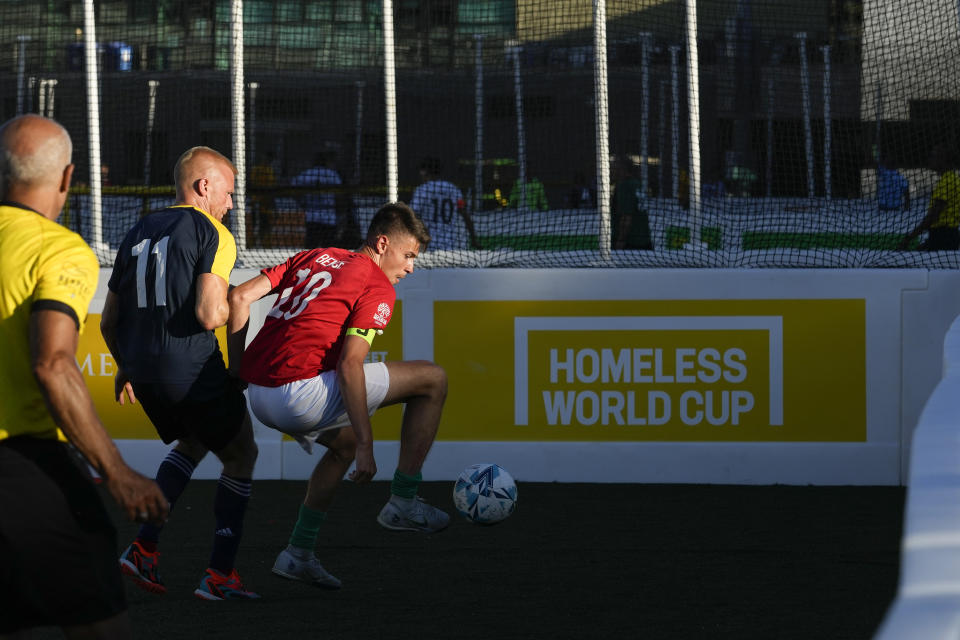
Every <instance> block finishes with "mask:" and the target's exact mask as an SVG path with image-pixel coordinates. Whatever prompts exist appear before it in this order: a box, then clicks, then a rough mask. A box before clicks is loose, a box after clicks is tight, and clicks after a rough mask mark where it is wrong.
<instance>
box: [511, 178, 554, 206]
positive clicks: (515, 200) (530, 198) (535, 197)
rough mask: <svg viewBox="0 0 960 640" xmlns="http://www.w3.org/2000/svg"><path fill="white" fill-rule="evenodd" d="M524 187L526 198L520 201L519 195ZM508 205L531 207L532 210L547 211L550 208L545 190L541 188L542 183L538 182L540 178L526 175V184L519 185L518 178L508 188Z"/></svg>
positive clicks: (520, 196)
mask: <svg viewBox="0 0 960 640" xmlns="http://www.w3.org/2000/svg"><path fill="white" fill-rule="evenodd" d="M524 188H525V189H526V198H525V199H524V202H522V203H521V198H523V196H522V195H521V194H522V193H523V191H524ZM510 206H511V207H512V208H517V209H519V208H522V207H525V208H527V209H531V210H533V211H547V210H548V209H550V204H549V203H548V202H547V192H546V189H544V188H543V183H542V182H540V178H535V177H528V178H527V181H526V185H521V184H520V180H519V179H517V180H516V181H515V182H514V183H513V187H512V188H511V189H510Z"/></svg>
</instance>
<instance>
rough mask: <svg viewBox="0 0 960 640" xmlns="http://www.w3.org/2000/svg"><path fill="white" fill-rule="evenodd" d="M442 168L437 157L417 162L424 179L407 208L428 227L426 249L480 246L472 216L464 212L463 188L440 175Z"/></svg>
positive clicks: (474, 247)
mask: <svg viewBox="0 0 960 640" xmlns="http://www.w3.org/2000/svg"><path fill="white" fill-rule="evenodd" d="M442 170H443V166H442V164H441V162H440V160H439V159H437V158H426V159H425V160H424V161H423V162H422V163H421V164H420V178H421V180H423V182H422V183H421V184H420V186H418V187H417V188H416V189H414V190H413V198H412V199H411V200H410V208H411V209H413V210H414V211H415V212H416V214H417V215H418V216H419V217H420V219H421V220H423V221H424V223H426V225H427V228H428V229H429V230H430V237H431V238H432V239H431V241H430V247H429V250H431V251H435V250H438V249H466V248H468V247H470V248H473V249H479V248H480V243H479V242H478V240H477V234H476V231H474V227H473V219H472V218H471V217H470V214H469V213H467V207H466V203H465V202H464V200H463V192H462V191H460V189H459V188H458V187H457V185H455V184H453V183H452V182H448V181H446V180H442V179H441V178H440V173H441V171H442ZM461 220H462V221H463V223H462V225H461ZM464 230H466V233H464ZM468 240H469V244H468Z"/></svg>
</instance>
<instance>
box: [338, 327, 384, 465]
mask: <svg viewBox="0 0 960 640" xmlns="http://www.w3.org/2000/svg"><path fill="white" fill-rule="evenodd" d="M370 331H373V329H370ZM369 351H370V343H369V342H367V341H366V340H365V339H363V338H361V337H359V336H355V335H347V336H346V337H345V338H344V340H343V349H342V350H341V351H340V361H339V362H338V363H337V383H338V384H339V385H340V393H341V394H343V403H344V405H345V407H346V409H347V416H349V418H350V424H351V426H352V428H353V433H354V435H355V436H356V439H357V456H356V467H355V468H354V470H353V472H352V473H351V474H350V479H351V480H353V481H354V482H369V481H370V480H371V479H372V478H373V476H375V475H376V474H377V462H376V460H374V457H373V427H372V426H371V425H370V415H369V414H368V413H367V380H366V376H365V375H364V373H363V361H364V359H365V358H366V357H367V353H369Z"/></svg>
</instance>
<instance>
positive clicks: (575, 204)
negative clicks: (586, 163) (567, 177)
mask: <svg viewBox="0 0 960 640" xmlns="http://www.w3.org/2000/svg"><path fill="white" fill-rule="evenodd" d="M564 204H566V206H567V207H568V208H570V209H593V208H595V207H596V206H597V189H596V185H595V184H594V183H592V182H588V181H587V178H586V176H584V174H583V172H582V171H578V172H577V173H575V174H574V176H573V186H572V187H571V188H570V191H569V192H568V193H567V199H566V202H565V203H564Z"/></svg>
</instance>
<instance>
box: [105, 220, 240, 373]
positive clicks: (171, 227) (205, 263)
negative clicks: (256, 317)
mask: <svg viewBox="0 0 960 640" xmlns="http://www.w3.org/2000/svg"><path fill="white" fill-rule="evenodd" d="M236 259H237V247H236V243H235V242H234V239H233V236H232V235H231V234H230V231H228V230H227V228H226V227H225V226H223V225H222V224H221V223H220V222H218V221H217V220H216V219H215V218H213V217H212V216H211V215H210V214H208V213H207V212H205V211H202V210H200V209H196V208H194V207H190V206H185V205H178V206H173V207H169V208H167V209H162V210H160V211H157V212H155V213H151V214H149V215H147V216H145V217H144V218H141V219H140V221H139V222H137V224H136V225H134V227H133V228H132V229H131V230H130V231H129V232H128V233H127V236H126V237H125V238H124V239H123V243H122V244H121V245H120V249H119V250H118V251H117V258H116V261H115V262H114V265H113V273H112V274H111V276H110V282H109V284H108V286H109V287H110V291H112V292H113V293H115V294H116V295H117V296H118V299H119V314H120V317H119V320H118V325H117V343H118V344H117V347H118V349H119V354H117V355H118V360H119V364H120V366H121V367H122V368H123V370H124V373H126V374H127V376H128V377H129V378H130V380H131V381H133V382H166V383H193V382H194V381H196V380H197V379H198V378H199V377H200V376H201V371H204V367H207V369H206V371H204V374H203V375H208V372H209V371H210V368H211V365H212V366H213V367H214V368H215V369H218V370H222V369H223V356H222V355H221V353H220V346H219V345H218V344H217V340H216V337H215V336H214V334H213V331H207V330H205V329H204V328H203V327H202V326H200V323H199V321H198V320H197V316H196V311H195V309H196V301H197V278H198V277H199V276H200V275H201V274H204V273H213V274H216V275H218V276H220V277H221V278H223V279H224V280H226V281H227V282H229V281H230V271H231V270H232V269H233V265H234V262H236ZM211 360H215V361H217V362H209V361H211Z"/></svg>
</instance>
